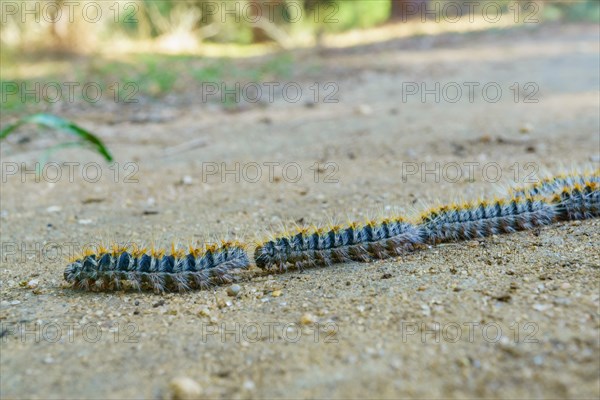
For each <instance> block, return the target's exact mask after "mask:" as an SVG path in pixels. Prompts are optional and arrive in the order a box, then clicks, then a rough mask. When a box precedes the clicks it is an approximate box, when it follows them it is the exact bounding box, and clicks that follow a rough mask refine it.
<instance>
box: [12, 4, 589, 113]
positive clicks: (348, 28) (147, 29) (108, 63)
mask: <svg viewBox="0 0 600 400" xmlns="http://www.w3.org/2000/svg"><path fill="white" fill-rule="evenodd" d="M463 3H464V1H463V0H229V1H225V0H219V1H215V0H177V1H169V0H122V1H117V0H104V1H87V0H78V1H69V0H47V1H18V0H13V1H5V0H2V1H1V2H0V12H1V18H0V45H1V46H0V56H1V58H0V71H1V74H0V75H1V76H0V83H1V84H2V91H3V92H7V91H10V95H6V96H5V95H4V94H3V96H2V102H1V104H0V106H1V107H2V109H3V110H12V111H19V110H21V109H23V106H29V105H32V104H35V105H36V106H37V107H36V110H37V111H53V110H54V109H53V108H52V107H56V104H50V103H52V102H48V101H47V100H46V99H45V98H44V96H43V94H44V85H46V86H47V85H48V84H52V83H53V82H55V83H56V84H57V85H58V84H60V82H68V81H76V82H96V83H98V84H99V85H100V87H101V90H103V91H104V93H113V92H114V93H115V95H116V96H118V97H119V100H126V99H123V98H122V97H127V96H131V95H134V96H135V98H136V99H139V98H141V99H144V98H150V99H152V98H155V97H159V96H166V95H169V94H174V95H175V94H176V95H178V96H180V95H181V93H184V92H186V91H187V92H191V91H192V89H193V88H197V87H198V85H200V84H202V83H205V82H215V83H217V82H221V83H222V82H226V83H227V82H240V83H241V84H242V85H243V84H244V82H253V81H254V82H256V81H264V80H269V79H272V80H275V79H279V80H286V79H287V80H289V79H293V78H294V77H296V76H297V74H298V73H299V72H302V73H303V76H307V73H308V74H309V75H310V73H311V72H314V73H318V69H319V65H318V63H317V64H315V63H314V62H313V59H312V58H310V57H309V58H306V57H303V56H300V59H299V57H298V54H300V53H292V52H290V51H287V50H290V49H298V48H311V47H317V48H320V47H322V46H324V47H344V46H353V45H357V44H361V43H374V42H382V41H385V40H390V39H393V38H398V37H406V36H415V35H428V34H436V33H442V32H447V31H454V32H463V31H464V32H466V31H473V30H481V29H500V28H505V27H510V26H515V25H528V24H527V23H526V21H524V20H525V19H526V18H527V17H528V16H529V17H531V16H533V18H534V19H535V20H536V21H539V22H545V21H551V22H553V21H566V22H571V21H573V22H574V21H577V22H591V23H598V22H600V16H599V15H600V2H599V1H598V0H578V1H572V0H568V1H567V0H565V1H535V0H527V1H520V2H517V1H515V0H479V1H478V2H476V3H477V4H478V5H477V6H476V8H475V9H474V10H473V16H474V19H475V21H474V22H471V21H469V18H468V17H464V16H463V17H462V18H458V22H457V19H456V18H454V16H453V15H451V14H452V12H453V11H454V10H456V8H452V7H451V5H452V4H463ZM492 3H493V4H492ZM488 5H493V6H494V7H492V8H489V9H488V11H490V10H491V11H490V12H491V13H492V16H491V17H492V18H493V9H494V8H495V7H496V6H499V7H501V8H502V20H501V21H498V22H497V23H496V22H495V23H489V22H487V23H486V22H485V21H484V18H482V14H483V11H482V10H484V9H486V7H487V6H488ZM410 7H413V8H410ZM415 7H416V9H417V10H422V9H423V8H424V7H427V10H433V11H435V10H437V15H436V13H435V12H433V13H432V12H429V13H428V15H427V18H426V20H424V19H423V16H422V15H420V14H419V13H415V12H410V10H415ZM463 10H465V11H466V10H468V8H466V7H464V8H463ZM517 10H518V12H517ZM463 12H464V11H463ZM534 25H537V24H529V26H532V27H533V26H534ZM250 56H261V57H260V59H259V60H256V61H253V60H255V58H256V57H250ZM231 57H236V58H239V59H240V58H246V60H245V61H244V62H242V61H241V60H237V61H236V62H235V63H232V62H229V61H228V60H229V59H230V58H231ZM40 83H41V85H39V84H40ZM132 83H135V88H133V87H132V86H131V84H132ZM36 84H38V86H35V85H36ZM130 89H131V90H130ZM134 89H135V90H134ZM31 90H34V91H35V90H38V91H40V92H42V96H41V100H40V96H36V95H29V94H26V93H25V92H31ZM134 91H135V93H133V92H134ZM77 93H79V92H77ZM107 97H109V96H104V97H103V99H104V98H107ZM115 103H116V101H115ZM87 104H88V105H92V106H95V105H96V104H94V103H90V102H89V101H88V102H87ZM224 106H225V107H228V106H229V104H225V105H224Z"/></svg>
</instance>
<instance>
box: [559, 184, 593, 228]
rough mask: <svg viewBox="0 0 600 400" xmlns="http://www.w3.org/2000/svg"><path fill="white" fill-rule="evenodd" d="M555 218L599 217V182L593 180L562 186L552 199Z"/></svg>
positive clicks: (564, 219) (568, 219) (562, 219)
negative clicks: (554, 207)
mask: <svg viewBox="0 0 600 400" xmlns="http://www.w3.org/2000/svg"><path fill="white" fill-rule="evenodd" d="M552 202H553V203H554V204H555V205H556V210H557V220H560V221H573V220H578V219H588V218H598V217H600V184H599V183H598V182H595V181H589V182H586V183H585V184H583V185H580V184H576V185H574V186H573V187H567V188H564V189H563V191H562V192H561V193H559V194H556V195H555V196H554V198H553V199H552Z"/></svg>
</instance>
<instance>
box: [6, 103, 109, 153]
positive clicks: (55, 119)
mask: <svg viewBox="0 0 600 400" xmlns="http://www.w3.org/2000/svg"><path fill="white" fill-rule="evenodd" d="M28 123H31V124H36V125H40V126H45V127H47V128H53V129H60V130H63V131H65V132H68V133H70V134H72V135H75V136H78V137H79V138H80V139H81V140H82V143H83V144H87V145H90V146H91V147H92V148H94V149H95V150H96V151H97V152H98V153H100V154H101V155H102V156H103V157H104V159H105V160H106V161H112V160H113V157H112V155H111V154H110V151H108V149H107V148H106V146H104V143H102V141H101V140H100V139H98V138H97V137H96V136H95V135H93V134H92V133H90V132H88V131H87V130H85V129H83V128H82V127H80V126H79V125H76V124H75V123H73V122H71V121H69V120H66V119H64V118H61V117H59V116H56V115H52V114H33V115H29V116H27V117H24V118H21V119H20V120H18V121H17V122H15V123H14V124H11V125H9V126H7V127H6V128H4V129H3V130H2V131H0V140H2V139H4V138H5V137H7V136H8V135H9V133H11V132H12V131H14V130H15V129H17V128H18V127H19V126H21V125H23V124H28Z"/></svg>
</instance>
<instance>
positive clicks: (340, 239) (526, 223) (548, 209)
mask: <svg viewBox="0 0 600 400" xmlns="http://www.w3.org/2000/svg"><path fill="white" fill-rule="evenodd" d="M599 177H600V170H596V171H595V172H594V173H592V174H585V175H581V176H578V175H567V176H559V177H555V178H551V179H547V180H544V181H541V182H540V183H537V184H534V185H530V186H528V187H525V188H522V189H518V190H515V191H514V192H512V193H511V196H510V197H508V198H504V199H494V200H493V201H488V200H481V201H479V202H472V203H463V204H461V205H458V204H452V205H446V206H440V207H437V208H432V209H429V210H427V211H425V212H423V213H422V214H421V217H420V218H418V219H417V221H416V222H415V223H413V224H411V223H409V222H406V221H403V222H402V223H403V224H404V225H403V226H404V228H403V229H404V230H403V233H404V234H402V235H398V236H395V237H394V240H393V242H392V244H393V245H392V246H390V239H389V238H388V237H387V236H386V235H385V234H377V235H373V234H367V233H366V232H365V231H366V230H367V229H368V231H370V232H373V231H374V230H375V231H376V232H385V231H386V230H385V226H386V225H387V224H388V223H389V220H384V221H382V222H369V223H367V224H366V225H365V226H363V227H362V228H357V227H356V224H354V223H351V224H349V225H347V226H333V227H331V228H330V229H329V230H326V231H324V230H314V229H313V231H311V232H305V231H304V230H300V231H299V232H298V233H297V234H295V235H284V236H281V237H277V238H275V239H274V240H269V241H266V242H263V243H260V244H258V245H257V246H256V248H255V251H254V259H255V262H256V265H257V266H258V267H260V268H263V269H270V268H273V267H277V268H279V270H285V269H286V268H287V267H288V265H291V266H293V267H296V268H303V267H304V266H306V265H309V266H310V265H329V264H332V263H338V262H346V261H369V260H372V259H377V258H388V257H395V256H398V255H401V254H402V253H403V252H406V251H410V250H413V249H416V248H418V247H419V245H431V244H438V243H444V242H451V241H457V240H471V239H476V238H483V237H487V236H490V235H496V234H503V233H512V232H516V231H522V230H530V229H534V228H536V227H541V226H545V225H549V224H551V223H554V222H558V221H570V220H578V219H587V218H595V217H600V184H599V183H598V182H599V180H600V179H599ZM346 232H350V233H351V234H352V235H353V236H352V237H353V241H352V246H351V247H350V248H348V246H347V245H346V242H345V241H344V238H345V237H346V236H347V235H345V233H346ZM357 233H359V234H358V235H357ZM383 250H387V251H383Z"/></svg>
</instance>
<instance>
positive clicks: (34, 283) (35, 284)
mask: <svg viewBox="0 0 600 400" xmlns="http://www.w3.org/2000/svg"><path fill="white" fill-rule="evenodd" d="M39 284H40V281H39V280H37V279H32V280H30V281H29V282H27V287H28V288H29V289H35V288H36V287H38V285H39Z"/></svg>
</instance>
